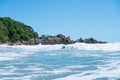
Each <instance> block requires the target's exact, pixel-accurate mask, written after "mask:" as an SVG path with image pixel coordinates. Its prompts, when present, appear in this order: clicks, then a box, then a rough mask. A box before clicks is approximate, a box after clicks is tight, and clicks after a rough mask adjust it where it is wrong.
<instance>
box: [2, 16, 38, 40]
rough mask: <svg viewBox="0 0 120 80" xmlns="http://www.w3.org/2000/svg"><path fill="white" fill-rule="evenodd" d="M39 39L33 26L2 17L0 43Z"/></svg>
mask: <svg viewBox="0 0 120 80" xmlns="http://www.w3.org/2000/svg"><path fill="white" fill-rule="evenodd" d="M35 38H38V34H37V32H34V30H33V29H32V27H31V26H28V25H25V24H23V23H21V22H18V21H15V20H13V19H11V18H9V17H3V18H2V17H0V41H1V42H8V41H10V42H17V41H20V42H22V41H28V40H30V39H35Z"/></svg>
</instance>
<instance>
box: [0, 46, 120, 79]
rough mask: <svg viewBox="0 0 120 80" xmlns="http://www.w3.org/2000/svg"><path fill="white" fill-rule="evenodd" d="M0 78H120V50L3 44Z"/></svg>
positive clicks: (0, 48)
mask: <svg viewBox="0 0 120 80" xmlns="http://www.w3.org/2000/svg"><path fill="white" fill-rule="evenodd" d="M51 47H52V46H51ZM53 48H54V47H53ZM0 80H120V52H119V51H98V50H78V49H58V50H56V49H55V50H47V48H46V50H41V49H38V48H37V49H36V48H33V47H32V48H31V47H17V46H14V47H9V46H4V47H0Z"/></svg>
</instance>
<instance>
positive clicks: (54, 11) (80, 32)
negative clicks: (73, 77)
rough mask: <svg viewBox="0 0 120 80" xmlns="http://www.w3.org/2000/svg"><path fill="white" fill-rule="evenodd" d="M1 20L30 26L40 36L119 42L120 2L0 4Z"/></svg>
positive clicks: (13, 0) (26, 0) (5, 0)
mask: <svg viewBox="0 0 120 80" xmlns="http://www.w3.org/2000/svg"><path fill="white" fill-rule="evenodd" d="M0 17H11V18H12V19H14V20H17V21H20V22H23V23H25V24H27V25H30V26H32V27H33V29H34V30H35V31H36V32H38V33H39V35H42V34H45V35H57V34H60V33H61V34H64V35H66V36H71V38H72V39H79V38H80V37H82V38H89V37H93V38H95V39H97V40H103V41H108V42H120V0H0Z"/></svg>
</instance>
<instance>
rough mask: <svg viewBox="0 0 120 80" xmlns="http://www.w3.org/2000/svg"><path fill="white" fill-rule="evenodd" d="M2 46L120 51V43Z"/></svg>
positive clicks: (6, 46) (28, 49)
mask: <svg viewBox="0 0 120 80" xmlns="http://www.w3.org/2000/svg"><path fill="white" fill-rule="evenodd" d="M0 48H18V49H23V50H27V51H38V50H39V51H49V50H60V49H62V48H64V49H78V50H101V51H120V43H106V44H86V43H75V44H68V45H64V44H57V45H41V44H39V45H33V46H30V45H16V46H8V45H0Z"/></svg>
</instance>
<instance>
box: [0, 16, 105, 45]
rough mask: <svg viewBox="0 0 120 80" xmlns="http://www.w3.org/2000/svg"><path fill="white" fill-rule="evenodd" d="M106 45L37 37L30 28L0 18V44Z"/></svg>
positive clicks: (62, 38) (49, 36)
mask: <svg viewBox="0 0 120 80" xmlns="http://www.w3.org/2000/svg"><path fill="white" fill-rule="evenodd" d="M76 42H79V43H107V42H104V41H98V40H95V39H94V38H87V39H82V38H79V39H77V40H71V38H70V36H67V37H66V36H65V35H63V34H58V35H55V36H51V35H42V36H39V35H38V33H37V32H35V31H34V30H33V28H32V27H31V26H28V25H25V24H24V23H22V22H19V21H15V20H13V19H11V18H10V17H0V44H9V45H14V44H17V45H21V44H23V45H37V44H43V45H47V44H51V45H53V44H73V43H76Z"/></svg>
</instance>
